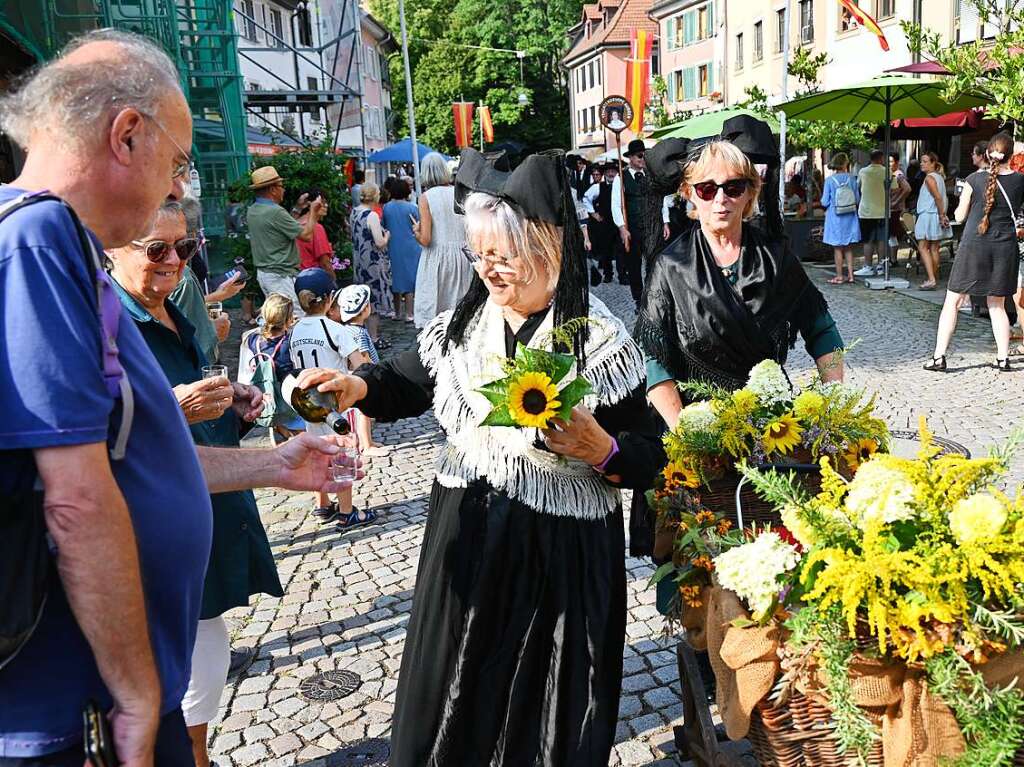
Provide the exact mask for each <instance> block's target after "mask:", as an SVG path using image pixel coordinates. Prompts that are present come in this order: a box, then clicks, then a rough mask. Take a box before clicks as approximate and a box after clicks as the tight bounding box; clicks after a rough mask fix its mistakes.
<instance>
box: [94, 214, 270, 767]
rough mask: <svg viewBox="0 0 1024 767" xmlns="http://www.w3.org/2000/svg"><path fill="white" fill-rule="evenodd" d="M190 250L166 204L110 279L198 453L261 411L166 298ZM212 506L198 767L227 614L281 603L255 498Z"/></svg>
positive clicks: (258, 399) (243, 496) (223, 656)
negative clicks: (213, 370) (200, 404)
mask: <svg viewBox="0 0 1024 767" xmlns="http://www.w3.org/2000/svg"><path fill="white" fill-rule="evenodd" d="M170 243H174V245H173V246H172V245H170ZM181 243H186V244H185V245H182V244H181ZM186 248H189V249H191V250H189V249H186ZM158 249H162V257H161V259H160V260H159V261H154V260H153V259H154V255H155V251H156V250H158ZM196 249H197V246H196V241H195V240H194V239H191V238H188V237H187V231H186V226H185V215H184V212H183V211H182V209H181V206H180V205H178V204H177V203H166V204H165V205H164V206H163V207H161V208H160V210H159V212H158V213H157V218H156V221H155V223H154V225H153V230H152V231H151V232H150V233H149V234H147V235H145V236H144V237H143V238H142V239H140V240H135V241H132V242H131V243H130V244H129V245H126V246H125V247H123V248H118V249H115V250H112V251H110V252H109V254H108V258H109V259H110V261H111V263H112V268H111V270H110V275H111V277H112V278H113V279H114V287H115V289H116V290H117V293H118V296H119V297H120V299H121V303H122V304H124V306H125V308H126V309H127V310H128V314H129V315H130V316H131V318H132V320H134V322H135V325H136V327H138V329H139V332H140V334H141V335H142V337H143V339H144V340H145V342H146V345H147V346H148V347H149V350H150V351H151V352H152V353H153V356H154V357H155V358H156V361H157V363H158V364H159V365H160V369H161V370H163V372H164V375H166V376H167V380H168V381H170V383H171V386H172V387H173V388H174V391H175V393H177V394H178V401H179V403H180V404H181V406H182V410H183V411H184V412H185V417H186V419H188V421H189V431H190V432H191V433H192V439H193V440H194V441H195V443H196V444H197V445H210V446H219V447H227V448H236V449H237V448H238V447H239V438H240V436H241V434H243V433H244V431H248V429H249V428H251V426H252V422H253V421H255V420H256V418H258V417H259V415H260V412H261V411H262V408H263V394H262V392H260V391H259V389H257V388H255V387H253V386H250V385H248V384H243V383H234V384H232V383H228V381H227V379H226V378H221V379H217V378H212V379H211V378H210V377H209V376H208V375H207V371H206V369H205V368H206V364H207V359H206V357H205V355H204V354H203V351H202V349H201V348H200V346H199V342H198V337H197V335H196V330H195V327H193V326H192V324H191V323H190V322H189V321H188V320H187V319H186V318H185V315H184V314H182V312H181V311H180V310H179V309H178V308H177V306H176V305H175V304H174V303H173V302H172V301H171V300H170V294H171V292H172V291H173V289H174V287H175V285H176V284H177V278H178V277H179V276H180V274H181V272H182V271H184V269H185V266H186V264H187V263H188V260H189V259H190V257H191V256H193V255H194V254H195V250H196ZM218 380H220V381H223V383H224V385H225V386H224V387H223V388H226V390H227V396H226V398H223V399H220V400H217V401H216V402H215V403H205V402H204V405H209V407H204V409H203V411H200V413H199V414H198V416H199V417H197V413H196V411H195V409H194V407H193V403H194V402H195V396H196V391H197V390H196V389H195V388H194V387H195V385H196V384H200V385H202V384H205V383H207V382H208V381H214V382H216V381H218ZM221 388H222V387H220V386H218V387H217V388H215V389H199V390H198V396H200V397H203V398H209V397H210V396H219V392H220V391H221ZM210 503H211V505H212V507H213V544H212V546H211V549H210V558H209V564H208V565H207V567H206V578H205V581H204V584H203V595H202V603H201V611H200V614H199V625H198V629H197V631H196V639H195V645H194V648H193V650H192V674H191V677H190V678H189V682H188V688H187V689H186V690H185V697H184V699H183V700H182V706H181V707H182V714H183V716H184V719H185V725H186V726H187V727H188V733H189V737H190V738H191V739H192V752H193V755H194V757H195V761H196V767H209V765H210V758H209V754H208V753H207V749H206V742H207V736H208V732H207V727H208V725H209V722H210V721H211V720H212V719H213V718H214V717H215V716H216V715H217V709H218V708H219V706H220V696H221V692H222V691H223V690H224V684H225V682H226V681H227V676H228V665H229V660H230V646H229V643H228V629H227V625H226V624H225V623H224V617H223V616H224V613H226V612H227V611H228V610H230V609H231V608H233V607H244V606H247V605H248V604H249V598H250V597H251V596H253V595H255V594H269V595H270V596H275V597H281V596H284V591H283V589H282V588H281V581H280V580H279V579H278V577H277V566H276V565H275V564H274V555H273V553H271V551H270V542H269V541H268V540H267V533H266V531H265V530H264V529H263V523H262V521H261V520H260V513H259V508H258V507H257V506H256V498H255V497H254V496H253V494H252V491H251V490H236V491H234V492H228V493H217V494H216V495H211V496H210Z"/></svg>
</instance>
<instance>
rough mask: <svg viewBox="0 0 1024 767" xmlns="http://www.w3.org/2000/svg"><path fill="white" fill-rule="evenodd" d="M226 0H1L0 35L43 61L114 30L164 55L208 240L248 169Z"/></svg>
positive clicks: (217, 231) (220, 227)
mask: <svg viewBox="0 0 1024 767" xmlns="http://www.w3.org/2000/svg"><path fill="white" fill-rule="evenodd" d="M231 2H232V0H4V2H0V33H3V34H4V35H6V36H8V37H10V38H11V39H13V40H14V41H15V42H16V43H18V44H19V45H20V46H21V47H22V48H23V49H24V50H25V51H26V52H27V53H29V54H31V55H32V56H34V57H36V59H37V60H39V61H45V60H47V59H49V58H51V57H53V56H54V55H56V53H57V52H58V51H59V50H60V49H61V47H62V46H63V45H64V44H65V43H67V42H68V40H70V39H71V38H72V37H74V36H75V35H78V34H81V33H82V32H85V31H88V30H91V29H97V28H101V27H117V28H119V29H127V30H131V31H133V32H138V33H140V34H143V35H146V36H147V37H150V38H152V39H154V40H156V41H157V42H159V43H160V45H161V46H162V47H163V48H164V49H165V50H166V51H167V52H168V53H169V54H170V55H171V57H172V58H173V59H174V61H175V62H176V63H177V66H178V71H179V72H180V73H181V84H182V88H183V89H184V91H185V96H186V97H187V98H188V102H189V105H190V106H191V108H192V116H193V121H194V123H195V125H196V128H195V130H194V136H193V151H194V154H195V157H196V168H197V169H198V171H199V175H200V181H201V182H202V190H203V191H202V202H203V221H204V225H205V227H206V232H207V235H209V236H212V237H218V236H220V235H223V234H224V233H225V219H226V217H225V208H226V205H227V192H228V186H229V185H230V184H231V183H232V182H233V181H235V180H237V179H238V178H240V177H241V176H243V175H244V174H246V173H247V172H248V169H249V155H248V151H247V147H246V117H245V107H244V103H243V95H242V76H241V74H240V72H239V69H238V55H237V50H236V48H237V46H236V41H237V38H236V36H235V30H234V20H233V17H232V11H231Z"/></svg>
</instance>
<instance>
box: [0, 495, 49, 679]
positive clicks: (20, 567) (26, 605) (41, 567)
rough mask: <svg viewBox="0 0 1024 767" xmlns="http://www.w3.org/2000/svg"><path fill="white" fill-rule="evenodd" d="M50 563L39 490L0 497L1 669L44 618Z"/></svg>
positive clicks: (41, 498) (41, 497) (41, 496)
mask: <svg viewBox="0 0 1024 767" xmlns="http://www.w3.org/2000/svg"><path fill="white" fill-rule="evenodd" d="M52 561H53V560H52V557H51V556H50V546H49V541H48V538H47V535H46V520H45V519H44V517H43V492H42V490H37V489H34V488H33V489H32V490H28V491H26V492H24V493H19V494H16V495H10V496H3V497H0V605H3V609H0V669H2V668H3V667H4V666H5V665H6V664H7V663H8V662H10V661H11V659H13V658H14V656H15V655H16V654H17V652H18V650H20V649H21V647H22V646H23V645H24V644H25V642H26V641H27V640H28V638H29V637H30V636H31V635H32V632H33V631H35V629H36V626H38V625H39V621H40V619H41V618H42V617H43V608H44V607H45V606H46V594H47V591H48V589H49V587H50V579H51V578H52V577H53V575H54V573H53V569H54V568H53V564H52Z"/></svg>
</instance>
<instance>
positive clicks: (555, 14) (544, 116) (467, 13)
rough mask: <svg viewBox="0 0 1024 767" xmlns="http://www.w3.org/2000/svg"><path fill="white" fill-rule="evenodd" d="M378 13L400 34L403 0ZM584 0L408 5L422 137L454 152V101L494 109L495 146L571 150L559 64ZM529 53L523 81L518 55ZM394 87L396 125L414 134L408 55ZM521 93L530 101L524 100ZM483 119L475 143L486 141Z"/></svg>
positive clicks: (397, 66)
mask: <svg viewBox="0 0 1024 767" xmlns="http://www.w3.org/2000/svg"><path fill="white" fill-rule="evenodd" d="M371 9H372V12H373V13H374V15H375V16H377V17H378V18H380V20H381V21H382V22H383V23H384V24H386V25H387V26H388V27H389V28H391V29H392V30H394V31H395V32H396V33H397V32H398V30H399V21H398V3H397V0H371ZM581 10H582V2H581V0H550V2H545V1H544V0H423V1H422V2H417V3H416V7H415V8H414V7H412V6H411V5H409V4H407V6H406V22H407V25H408V33H409V37H410V42H409V59H410V68H411V69H412V79H413V91H414V94H413V95H414V99H415V103H416V130H417V137H418V138H421V139H422V141H423V142H424V143H426V144H428V145H430V146H432V147H434V148H435V149H439V150H441V151H445V152H449V153H451V152H453V151H454V149H455V146H454V145H455V129H454V123H453V120H452V111H451V104H452V102H453V101H459V100H463V99H464V100H466V101H473V102H476V103H477V104H480V103H484V104H487V105H488V106H490V107H491V114H492V117H493V121H494V132H495V141H509V140H512V141H519V142H521V143H523V144H525V145H526V147H527V149H528V150H536V149H547V148H550V147H553V146H566V145H567V144H568V141H569V125H570V120H569V105H568V97H567V93H566V86H565V81H564V76H563V73H562V72H561V70H560V69H559V61H560V59H561V57H562V56H563V55H564V52H565V44H566V38H565V30H566V29H568V28H569V27H570V26H572V25H573V24H575V23H576V22H577V21H578V19H579V14H580V13H581ZM472 46H481V47H483V48H506V49H511V50H521V51H524V52H525V57H524V59H523V62H522V64H523V66H522V72H523V83H522V86H521V85H520V62H519V59H518V58H517V57H516V55H515V54H514V53H507V52H502V51H492V50H481V49H480V48H475V47H472ZM390 65H391V79H392V82H394V83H395V88H394V89H393V91H392V103H393V107H394V110H395V115H396V118H395V127H396V130H397V133H398V134H399V135H401V136H404V135H408V128H407V125H406V101H405V89H404V86H403V85H402V84H403V83H404V81H405V77H404V73H403V67H402V58H401V55H400V54H396V55H394V56H393V57H392V58H391V62H390ZM520 92H523V93H525V95H526V101H527V103H526V104H520V103H519V94H520ZM478 131H479V121H475V125H474V132H475V137H476V138H475V140H476V141H477V142H479V133H478Z"/></svg>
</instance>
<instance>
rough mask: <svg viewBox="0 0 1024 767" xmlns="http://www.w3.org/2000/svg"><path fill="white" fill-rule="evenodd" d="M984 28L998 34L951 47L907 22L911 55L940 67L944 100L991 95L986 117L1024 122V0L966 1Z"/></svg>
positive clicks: (931, 33) (942, 39)
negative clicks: (990, 26)
mask: <svg viewBox="0 0 1024 767" xmlns="http://www.w3.org/2000/svg"><path fill="white" fill-rule="evenodd" d="M966 1H967V2H970V3H971V4H972V5H973V6H974V7H975V8H977V10H978V16H979V18H980V20H981V22H982V23H984V24H994V25H995V26H996V27H997V28H998V30H999V31H998V33H997V34H996V36H995V37H994V38H990V39H988V40H984V41H976V42H970V43H963V44H961V45H950V44H949V42H948V41H947V40H945V39H944V38H943V37H942V36H941V35H940V34H939V33H938V32H933V31H931V30H928V29H926V28H925V27H923V26H921V25H920V24H913V23H911V22H907V21H904V22H902V25H903V31H904V33H905V34H906V35H907V41H908V42H909V44H910V49H911V51H913V52H915V53H918V54H921V55H924V56H926V57H928V58H930V59H931V60H933V61H935V62H937V63H939V64H941V65H942V66H943V67H945V68H946V70H948V71H949V73H950V74H949V75H948V76H946V77H943V78H942V79H941V82H942V84H943V86H944V87H943V94H942V95H943V98H945V99H946V100H947V101H952V100H954V99H955V98H957V97H959V96H962V95H964V94H967V93H978V94H981V95H983V96H984V97H986V98H987V99H988V101H989V104H988V105H987V106H986V108H985V113H986V116H988V117H991V118H993V119H996V120H999V121H1000V122H1001V123H1006V122H1010V121H1012V122H1014V123H1015V124H1016V125H1017V126H1018V131H1019V130H1020V129H1019V126H1020V125H1021V123H1022V122H1024V55H1021V51H1022V49H1024V0H966Z"/></svg>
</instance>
